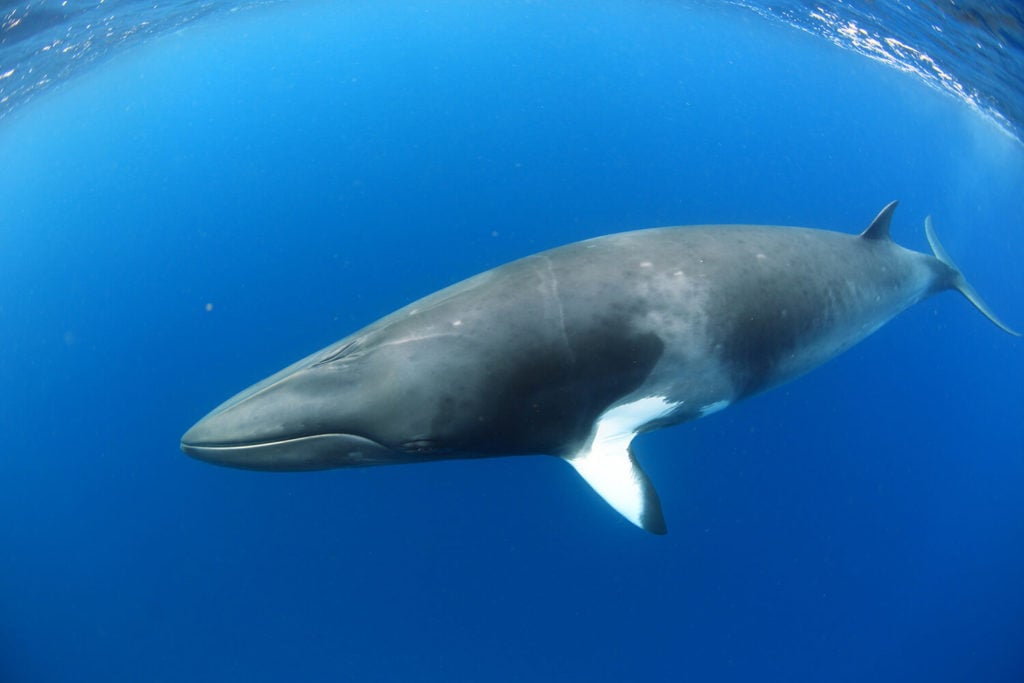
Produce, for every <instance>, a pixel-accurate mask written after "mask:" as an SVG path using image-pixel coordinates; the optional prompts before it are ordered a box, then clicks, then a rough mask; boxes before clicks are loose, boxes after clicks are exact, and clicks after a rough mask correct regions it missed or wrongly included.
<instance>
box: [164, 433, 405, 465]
mask: <svg viewBox="0 0 1024 683" xmlns="http://www.w3.org/2000/svg"><path fill="white" fill-rule="evenodd" d="M186 436H187V435H186ZM181 450H182V451H183V452H184V453H185V454H186V455H190V456H192V457H193V458H196V459H197V460H203V461H206V462H209V463H213V464H215V465H223V466H225V467H235V468H239V469H247V470H268V471H305V470H325V469H334V468H336V467H360V466H366V465H383V464H387V463H389V462H391V460H392V458H393V457H394V453H393V451H391V450H390V449H388V448H387V447H386V446H383V445H382V444H380V443H378V442H376V441H374V440H372V439H367V438H366V437H364V436H359V435H358V434H342V433H339V434H330V433H328V434H311V435H305V436H297V437H293V438H288V439H275V440H273V441H258V442H251V443H230V442H224V443H209V442H207V443H203V442H195V441H189V440H187V439H182V440H181Z"/></svg>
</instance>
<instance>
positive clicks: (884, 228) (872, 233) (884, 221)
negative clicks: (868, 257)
mask: <svg viewBox="0 0 1024 683" xmlns="http://www.w3.org/2000/svg"><path fill="white" fill-rule="evenodd" d="M897 204H899V202H889V203H888V204H886V205H885V208H884V209H882V210H881V211H879V212H878V215H877V216H875V220H873V221H871V225H869V226H868V227H867V229H866V230H865V231H864V232H862V233H861V234H860V236H861V239H865V240H888V239H891V238H890V237H889V222H890V221H892V212H893V211H895V210H896V205H897Z"/></svg>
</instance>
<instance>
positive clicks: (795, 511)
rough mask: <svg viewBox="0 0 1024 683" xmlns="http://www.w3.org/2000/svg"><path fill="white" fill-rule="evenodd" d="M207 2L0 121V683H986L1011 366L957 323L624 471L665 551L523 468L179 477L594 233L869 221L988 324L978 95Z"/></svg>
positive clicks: (545, 14)
mask: <svg viewBox="0 0 1024 683" xmlns="http://www.w3.org/2000/svg"><path fill="white" fill-rule="evenodd" d="M64 7H67V5H66V4H65V5H64ZM90 7H91V5H90ZM138 7H140V6H137V5H122V6H120V7H119V10H118V11H127V10H128V8H135V9H137V8H138ZM246 7H247V9H246V10H245V11H241V10H240V11H230V9H226V8H224V7H219V8H215V7H214V6H212V5H209V4H207V5H203V4H195V5H191V4H182V5H180V6H170V7H166V8H161V10H162V11H164V12H166V16H168V17H175V16H178V15H177V14H176V12H175V10H180V11H181V12H182V14H183V15H184V16H187V17H188V18H189V20H188V21H187V22H185V21H171V20H170V19H169V20H168V22H169V23H168V26H170V27H173V28H175V29H177V28H179V27H181V26H184V28H180V30H163V31H159V32H154V34H153V36H152V37H151V38H149V39H147V40H137V41H134V42H131V41H128V40H127V39H125V40H123V41H120V42H118V41H116V40H112V44H113V47H112V48H111V49H110V50H109V51H108V52H107V53H105V56H104V58H103V59H97V60H96V61H95V62H94V63H92V64H91V65H90V66H89V68H82V69H79V70H78V71H75V72H74V74H73V76H74V77H73V78H72V77H68V78H59V77H58V76H56V75H55V76H53V78H52V80H54V81H55V82H56V81H59V84H58V87H55V88H42V89H40V90H38V91H32V93H34V96H33V97H28V96H27V95H25V94H24V93H22V95H20V96H18V95H17V94H15V95H12V96H13V97H16V98H17V97H20V100H19V102H18V106H16V107H12V108H11V109H10V113H9V115H7V116H5V117H4V118H3V119H2V120H0V150H2V153H0V207H3V212H2V215H3V218H2V219H0V273H2V277H3V281H4V283H5V284H4V285H3V287H0V321H2V323H0V349H3V352H4V353H3V355H2V357H0V386H2V387H3V388H4V391H3V393H2V395H0V414H2V415H3V424H4V425H5V427H6V429H5V430H4V434H5V437H6V444H5V449H4V454H3V456H0V681H2V682H3V683H21V682H23V681H26V682H49V681H100V680H102V681H139V680H145V681H185V680H187V681H224V680H246V681H280V680H304V681H327V680H331V681H333V680H353V681H409V680H417V681H434V680H437V681H441V680H444V681H450V680H488V681H521V680H589V681H613V680H614V681H622V680H655V681H660V680H695V681H749V680H768V681H783V680H785V681H822V680H827V681H862V680H875V681H906V680H928V681H993V682H1003V681H1005V682H1016V681H1020V680H1024V582H1022V581H1021V578H1022V577H1024V496H1022V494H1021V491H1022V490H1024V421H1022V420H1021V415H1022V414H1024V382H1022V379H1024V346H1022V342H1021V341H1020V340H1019V339H1015V338H1011V337H1009V336H1008V335H1004V334H1002V333H1001V332H1000V331H999V330H997V329H996V328H995V327H993V326H992V325H991V324H990V323H989V322H987V321H986V320H985V319H984V318H983V317H982V316H980V315H978V313H977V312H976V311H974V310H973V309H972V308H971V307H970V306H969V305H968V304H967V303H966V302H965V301H964V300H963V299H962V298H961V297H959V296H958V295H956V294H951V293H950V294H943V295H940V296H937V297H935V298H932V299H930V300H927V301H925V302H923V303H922V304H919V305H918V306H916V307H915V308H913V309H911V310H910V311H908V312H907V313H905V314H904V315H902V316H901V317H900V318H898V319H897V320H895V321H893V322H892V323H891V324H890V325H888V326H887V327H885V328H883V329H882V330H880V331H879V332H878V333H876V334H875V335H874V336H872V337H870V338H869V339H868V340H866V341H865V342H863V343H862V344H860V345H859V346H857V347H855V348H854V349H853V350H851V351H850V352H848V353H847V354H845V355H844V356H842V357H840V358H839V359H837V360H835V361H833V362H830V363H829V364H827V365H825V366H824V367H822V368H820V369H818V370H817V371H815V372H814V373H812V374H810V375H808V376H806V377H804V378H801V379H799V380H798V381H796V382H794V383H792V384H789V385H786V386H784V387H781V388H779V389H775V390H773V391H772V392H770V393H767V394H765V395H762V396H759V397H757V398H754V399H752V400H750V401H749V402H747V403H743V404H740V405H737V406H735V407H732V408H730V409H729V410H727V411H725V412H722V413H719V414H717V415H715V416H712V417H709V418H707V419H704V420H701V421H698V422H695V423H691V424H688V425H684V426H681V427H677V428H673V429H669V430H663V431H660V432H656V433H653V434H648V435H644V436H642V437H640V438H639V439H638V440H637V442H636V443H635V449H636V451H637V453H638V456H639V458H640V459H641V461H642V462H643V465H644V468H645V469H646V470H647V472H648V473H649V474H650V476H651V478H652V480H653V481H654V483H655V485H656V486H657V487H658V490H659V493H660V496H661V499H662V503H663V506H664V508H665V512H666V516H667V518H668V524H669V529H670V533H669V535H668V536H665V537H655V536H651V535H648V534H645V533H643V532H641V531H639V530H637V529H635V528H633V527H632V526H631V525H629V524H628V523H627V522H625V521H624V520H622V519H620V518H619V517H618V516H617V515H616V514H615V513H614V512H612V511H610V510H609V509H608V508H607V507H606V506H605V504H604V503H603V502H601V501H600V500H599V499H598V498H597V496H596V495H595V494H593V493H592V492H591V491H590V490H589V489H588V488H587V487H586V485H585V484H583V482H581V481H580V480H579V479H578V477H577V475H576V474H575V473H574V472H572V471H571V469H570V468H568V467H566V466H565V465H564V464H563V463H561V462H559V461H557V460H555V459H553V458H540V457H537V458H528V457H524V458H505V459H494V460H483V461H478V462H447V463H437V464H431V465H422V466H415V467H393V468H371V469H362V470H348V471H329V472H319V473H308V474H267V473H254V472H244V471H236V470H228V469H221V468H217V467H212V466H209V465H206V464H203V463H200V462H197V461H193V460H191V459H189V458H187V457H186V456H184V455H182V454H181V453H180V452H179V451H178V440H179V438H180V436H181V434H182V432H184V430H185V429H187V428H188V427H189V426H190V425H191V424H192V423H193V422H194V421H195V420H196V419H198V418H199V417H201V416H202V415H203V414H204V413H205V412H206V411H207V410H209V409H210V408H212V407H213V406H214V405H216V404H217V403H218V402H219V401H221V400H223V399H225V398H227V397H228V396H229V395H230V394H232V393H233V392H235V391H237V390H239V389H241V388H243V387H245V386H247V385H248V384H250V383H252V382H254V381H256V380H258V379H260V378H262V377H264V376H266V375H267V374H269V373H271V372H273V371H275V370H277V369H279V368H281V367H283V366H284V365H286V364H288V363H290V362H291V361H293V360H296V359H297V358H299V357H301V356H303V355H305V354H307V353H309V352H311V351H314V350H316V349H318V348H320V347H322V346H325V345H326V344H328V343H330V342H332V341H334V340H335V339H338V338H341V337H342V336H344V335H346V334H348V333H349V332H351V331H353V330H355V329H356V328H358V327H360V326H362V325H364V324H366V323H369V322H371V321H372V320H374V319H376V318H377V317H379V316H381V315H383V314H385V313H388V312H390V311H391V310H393V309H395V308H397V307H399V306H401V305H403V304H405V303H407V302H409V301H411V300H412V299H414V298H416V297H419V296H421V295H423V294H426V293H429V292H431V291H434V290H435V289H438V288H440V287H442V286H444V285H447V284H450V283H452V282H454V281H457V280H459V279H461V278H463V277H466V276H469V275H472V274H474V273H476V272H479V271H481V270H484V269H486V268H489V267H492V266H495V265H498V264H500V263H503V262H506V261H508V260H511V259H513V258H517V257H519V256H523V255H526V254H529V253H532V252H534V251H537V250H540V249H543V248H547V247H552V246H556V245H559V244H563V243H566V242H570V241H573V240H576V239H582V238H586V237H592V236H595V235H599V234H604V233H609V232H615V231H619V230H626V229H631V228H639V227H648V226H655V225H672V224H686V223H725V222H730V223H766V224H782V225H806V226H813V227H820V228H828V229H835V230H842V231H846V232H857V231H859V230H861V229H862V228H863V227H864V226H866V225H867V223H868V221H870V220H871V218H873V217H874V215H875V214H876V213H877V211H878V210H879V209H880V208H881V207H882V206H883V205H884V204H885V203H886V202H888V201H890V200H892V199H899V200H900V202H901V204H900V208H899V210H898V211H897V213H896V217H895V220H894V224H893V234H894V237H895V238H896V239H897V240H898V241H899V242H901V243H902V244H905V245H907V246H909V247H912V248H915V249H921V250H926V249H927V244H926V242H925V239H924V234H923V228H922V224H923V220H924V217H925V216H926V215H931V216H932V217H933V220H934V222H935V226H936V228H937V230H938V233H939V234H940V236H941V237H942V239H943V242H944V243H945V245H946V247H947V248H948V249H949V251H950V252H951V253H952V254H953V256H954V257H955V258H956V259H957V261H958V263H959V265H960V266H961V267H962V269H963V271H964V272H965V273H966V274H967V276H968V278H969V279H970V280H971V281H972V283H973V284H974V285H975V287H976V288H977V289H978V290H979V291H980V292H981V293H982V295H983V296H984V297H985V298H986V299H987V300H988V302H989V303H990V304H991V305H992V307H993V308H994V309H995V310H996V311H998V312H999V313H1000V314H1001V315H1002V316H1003V317H1004V318H1005V319H1007V321H1008V322H1009V323H1010V324H1013V325H1016V326H1017V327H1018V328H1020V327H1024V304H1022V299H1021V292H1024V271H1022V269H1021V268H1020V266H1019V264H1020V261H1021V259H1022V258H1024V234H1022V230H1021V227H1022V223H1024V200H1022V198H1021V193H1020V188H1021V187H1024V149H1022V147H1021V145H1020V143H1019V142H1018V141H1017V140H1016V139H1015V138H1014V136H1013V133H1014V131H1015V130H1017V129H1018V128H1016V126H1017V125H1018V124H1017V123H1015V121H1016V120H1015V118H1014V115H1013V110H1014V107H1013V106H1007V107H1005V108H1002V109H1000V108H999V102H1003V101H1007V100H1009V99H1011V96H1009V95H1005V92H1009V93H1011V95H1012V94H1014V91H1013V89H1012V87H1010V88H1009V89H1008V90H1005V91H1001V92H1004V95H1002V96H1000V97H997V96H995V95H992V93H994V92H996V91H1000V88H994V89H993V90H989V91H985V92H987V93H988V96H986V95H984V94H983V95H981V96H979V97H977V98H974V99H973V100H971V99H970V98H967V100H965V99H964V98H960V99H958V98H956V97H951V96H949V94H948V93H946V92H944V91H943V90H941V89H937V88H934V87H930V86H929V85H928V84H927V82H926V80H925V79H922V78H921V76H920V75H919V74H916V73H913V72H900V71H898V70H895V69H892V68H890V66H888V65H886V64H884V63H880V62H879V61H873V60H869V59H865V58H864V56H863V55H860V54H857V53H855V52H853V51H848V50H843V49H840V48H838V47H836V45H834V44H833V43H832V42H830V41H828V40H822V39H821V37H820V36H818V35H815V34H814V33H813V32H809V31H803V30H799V29H796V28H793V27H791V26H788V25H786V24H785V23H782V22H774V21H770V20H766V19H765V18H764V17H763V16H761V15H759V14H758V13H752V12H750V11H749V10H748V9H747V8H745V7H735V6H731V5H721V6H719V5H712V4H706V3H705V4H694V5H688V4H679V3H668V2H626V1H625V0H605V1H604V2H597V3H592V2H589V3H585V2H572V1H569V2H558V3H554V2H552V3H525V2H515V1H512V0H508V1H504V2H502V1H498V0H486V1H485V2H468V1H465V2H451V3H429V2H412V3H408V2H406V3H397V2H345V3H338V2H335V3H326V2H311V3H302V4H270V5H248V6H246ZM72 9H75V8H72ZM215 10H216V11H215ZM81 11H82V12H83V13H85V12H87V11H94V8H93V9H89V8H85V7H83V8H81ZM116 14H117V12H115V11H113V10H111V11H110V15H109V16H114V15H116ZM7 16H8V17H10V16H13V15H10V14H8V15H7ZM79 16H80V15H79ZM104 16H107V15H106V14H104ZM197 17H199V18H200V19H201V20H197ZM73 19H74V17H70V18H69V17H68V16H65V15H61V16H55V18H54V20H53V23H52V26H49V27H48V28H47V29H46V30H56V31H58V33H59V32H60V31H61V30H62V29H66V30H65V33H64V34H67V35H70V29H69V28H68V27H69V26H71V24H70V23H68V24H67V25H65V24H64V23H62V22H73ZM6 21H7V23H8V24H9V23H10V21H11V19H9V18H8V19H7V20H6ZM90 21H91V20H90ZM950 21H952V20H950ZM840 23H842V22H840ZM96 25H102V24H101V23H97V24H96ZM132 25H138V22H133V23H132ZM958 27H959V28H961V29H962V26H960V25H954V24H950V25H947V26H946V27H945V28H946V31H945V33H946V34H947V35H953V34H956V33H957V32H956V31H955V30H954V29H956V28H958ZM1011 29H1012V27H1011ZM140 31H141V29H139V30H137V31H136V33H139V32H140ZM101 33H102V32H101ZM114 33H115V34H116V35H120V34H119V33H116V32H114ZM1009 34H1010V35H1011V36H1014V35H1015V36H1017V38H1018V43H1017V44H1018V46H1019V35H1020V34H1019V33H1014V32H1013V30H1011V31H1010V32H1009ZM9 35H13V34H9ZM133 35H134V34H133ZM121 42H124V43H126V44H127V43H130V44H128V45H127V46H128V47H130V48H131V49H126V48H125V49H117V47H118V45H120V43H121ZM24 44H27V43H24ZM1007 44H1011V43H1009V42H1007ZM3 47H4V48H6V47H9V45H4V46H3ZM53 49H54V50H58V49H62V47H61V46H60V45H57V46H55V47H54V48H53ZM953 52H955V50H954V51H953ZM0 54H10V53H9V52H8V53H0ZM82 59H85V58H84V57H83V58H82ZM963 60H964V62H965V64H964V65H963V66H964V71H963V72H962V73H974V72H978V71H979V70H980V71H984V69H979V68H978V64H977V63H975V62H973V61H971V59H970V58H969V56H966V55H965V56H964V57H963ZM967 62H970V63H971V67H970V68H968V67H967V65H966V63H967ZM4 66H6V64H4ZM954 66H955V64H954ZM13 68H14V67H10V68H0V76H2V75H3V74H4V73H7V72H8V71H9V70H10V69H13ZM947 68H948V67H947ZM19 73H20V72H19ZM1019 73H1020V72H1016V74H1012V75H1010V76H1008V77H1006V78H1005V79H1000V78H998V77H995V76H993V79H994V81H996V82H998V83H1000V84H1003V85H1005V84H1006V83H1010V84H1012V83H1013V82H1015V81H1014V79H1015V78H1017V79H1019ZM8 78H9V79H14V78H15V76H14V75H11V76H9V77H8ZM972 82H973V83H975V86H976V87H981V86H980V85H978V84H979V83H982V84H983V81H972ZM0 83H3V81H2V80H0ZM19 92H20V91H19ZM32 93H30V94H32ZM1015 94H1016V96H1017V97H1018V98H1019V97H1020V94H1021V93H1020V92H1016V93H1015ZM968 100H969V101H968ZM965 102H968V103H965ZM970 102H974V103H975V104H974V105H971V104H970ZM985 103H988V104H985ZM1016 104H1019V101H1018V102H1016ZM991 111H995V112H999V111H1001V112H1002V115H1001V117H1000V116H993V115H989V114H990V112H991ZM1007 131H1009V133H1010V134H1008V132H1007Z"/></svg>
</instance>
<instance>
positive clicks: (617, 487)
mask: <svg viewBox="0 0 1024 683" xmlns="http://www.w3.org/2000/svg"><path fill="white" fill-rule="evenodd" d="M673 408H675V405H674V404H671V403H669V402H667V401H666V400H665V399H663V398H660V397H656V396H651V397H648V398H642V399H640V400H638V401H634V402H632V403H627V404H624V405H620V406H616V407H614V408H611V409H609V410H607V411H605V412H604V414H602V415H601V417H599V418H598V419H597V422H596V424H595V425H594V430H593V433H592V436H591V438H590V440H589V441H588V442H587V444H586V445H585V446H584V447H583V448H581V449H580V450H579V451H577V452H576V453H573V454H571V455H567V456H564V459H565V460H566V462H568V463H569V464H570V465H572V466H573V468H575V470H576V471H577V472H579V473H580V476H581V477H583V479H584V480H585V481H586V482H587V483H588V484H590V486H591V488H593V489H594V490H595V491H596V492H597V493H598V495H600V496H601V497H602V498H604V500H605V502H607V503H608V504H609V505H611V506H612V507H613V508H615V510H616V511H617V512H618V513H619V514H621V515H622V516H623V517H625V518H626V519H628V520H629V521H630V522H632V523H633V524H636V525H637V526H638V527H640V528H641V529H644V530H646V531H650V532H651V533H653V534H664V533H665V532H666V531H667V529H666V527H665V517H664V516H663V515H662V513H661V501H659V500H658V492H657V491H655V490H654V486H653V485H652V484H651V480H650V479H648V478H647V475H646V474H645V473H644V471H643V470H642V469H640V465H639V464H638V463H637V461H636V457H635V456H634V455H633V451H632V449H630V447H629V445H630V443H631V442H632V441H633V437H635V436H636V435H637V432H638V431H639V430H640V429H641V428H642V427H644V426H645V425H647V424H650V423H651V422H653V421H655V420H657V419H659V418H662V417H665V416H666V415H667V414H668V413H670V412H671V411H672V409H673Z"/></svg>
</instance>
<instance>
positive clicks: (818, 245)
mask: <svg viewBox="0 0 1024 683" xmlns="http://www.w3.org/2000/svg"><path fill="white" fill-rule="evenodd" d="M895 204H896V203H895V202H893V203H892V204H890V205H889V206H887V207H885V209H883V211H882V212H881V213H880V214H879V216H878V217H877V218H876V219H875V220H874V222H872V223H871V225H870V226H869V227H868V229H867V230H865V231H864V232H863V233H861V234H859V235H850V234H842V233H837V232H829V231H823V230H812V229H806V228H791V227H771V226H754V225H706V226H690V227H671V228H655V229H649V230H639V231H635V232H625V233H619V234H614V235H608V236H605V237H598V238H595V239H590V240H586V241H583V242H577V243H574V244H569V245H567V246H563V247H560V248H557V249H552V250H550V251H546V252H542V253H539V254H536V255H533V256H528V257H526V258H523V259H520V260H517V261H513V262H511V263H508V264H506V265H503V266H500V267H498V268H495V269H493V270H490V271H487V272H485V273H482V274H480V275H477V276H475V277H472V278H469V279H468V280H465V281H463V282H460V283H457V284H455V285H452V286H450V287H448V288H446V289H443V290H441V291H439V292H437V293H435V294H432V295H430V296H428V297H426V298H424V299H421V300H419V301H416V302H414V303H412V304H410V305H408V306H406V307H405V308H402V309H400V310H398V311H396V312H395V313H392V314H391V315H389V316H387V317H385V318H382V319H381V320H379V321H377V322H375V323H373V324H371V325H369V326H368V327H365V328H363V329H362V330H359V331H358V332H355V333H354V334H352V335H350V336H348V337H346V338H344V339H342V340H341V341H339V342H337V343H335V344H332V345H331V346H329V347H327V348H326V349H323V350H322V351H319V352H317V353H315V354H313V355H311V356H309V357H307V358H305V359H303V360H301V361H299V362H298V363H295V364H294V365H292V366H290V367H288V368H286V369H285V370H282V371H281V372H279V373H277V374H275V375H273V376H272V377H270V378H268V379H266V380H264V381H262V382H260V383H258V384H256V385H254V386H253V387H251V388H249V389H247V390H245V391H243V392H241V393H240V394H238V395H237V396H235V397H234V398H232V399H230V400H228V401H227V402H225V403H224V404H223V405H221V406H220V407H218V408H216V409H215V410H214V411H212V412H211V413H210V414H209V415H207V416H206V417H205V418H203V419H202V420H201V421H199V422H198V423H197V424H196V425H195V426H193V427H192V428H191V429H190V430H189V431H188V432H187V433H186V434H185V435H184V437H183V438H182V442H181V447H182V450H184V451H185V452H186V453H188V454H189V455H192V456H194V457H197V458H199V459H202V460H206V461H209V462H213V463H217V464H221V465H228V466H232V467H242V468H250V469H264V470H311V469H323V468H333V467H349V466H361V465H381V464H398V463H413V462H424V461H431V460H440V459H449V458H476V457H488V456H506V455H527V454H551V455H556V456H560V457H563V458H565V459H566V460H567V461H569V462H570V463H572V464H573V465H574V466H575V467H576V468H577V470H578V471H580V473H581V474H582V475H583V476H584V477H585V478H586V479H587V481H588V482H589V483H590V484H591V485H592V486H594V488H595V489H596V490H597V491H598V493H600V494H601V495H602V496H604V497H605V498H606V499H607V500H608V501H609V503H611V504H612V505H613V506H614V507H616V509H618V510H619V511H620V512H622V514H623V515H625V516H626V517H627V518H629V519H631V521H633V522H634V523H635V524H638V525H639V526H642V527H644V528H647V529H648V530H650V531H654V532H656V533H661V532H664V530H665V524H664V519H663V517H662V514H661V509H660V504H659V503H658V500H657V495H656V493H655V492H654V489H653V487H652V486H651V485H650V482H649V481H648V480H647V478H646V475H644V473H643V472H642V471H641V470H640V468H639V466H638V465H637V464H636V461H635V459H634V458H633V455H632V452H631V451H630V449H629V444H630V441H631V440H632V438H633V436H635V435H636V434H638V433H641V432H644V431H648V430H651V429H656V428H660V427H665V426H668V425H672V424H678V423H681V422H686V421H688V420H693V419H696V418H699V417H701V416H703V415H706V414H709V413H711V412H714V411H717V410H720V409H722V408H724V407H726V406H728V405H730V404H732V403H735V402H736V401H739V400H742V399H744V398H746V397H748V396H751V395H754V394H756V393H758V392H761V391H763V390H765V389H768V388H770V387H772V386H775V385H778V384H780V383H782V382H786V381H788V380H791V379H793V378H795V377H797V376H799V375H801V374H802V373H804V372H807V371H808V370H811V369H812V368H814V367H817V366H818V365H820V364H821V363H823V362H825V361H827V360H828V359H830V358H832V357H834V356H836V355H837V354H839V353H841V352H842V351H844V350H846V349H847V348H849V347H850V346H852V345H853V344H856V343H857V342H858V341H860V340H861V339H863V338H864V337H866V336H868V335H869V334H871V333H872V332H874V331H875V330H877V329H878V328H879V327H880V326H882V325H883V324H884V323H886V322H887V321H888V320H890V319H891V318H893V317H894V316H896V315H897V314H899V313H900V312H901V311H903V310H904V309H906V308H907V307H909V306H912V305H913V304H915V303H917V302H918V301H921V300H922V299H924V298H926V297H928V296H930V295H932V294H935V293H936V292H941V291H944V290H947V289H957V290H959V291H961V292H962V293H963V294H964V295H965V296H967V298H968V299H969V300H970V301H971V302H972V303H974V304H975V306H977V307H978V309H979V310H981V312H982V313H984V314H985V315H986V316H988V317H989V318H990V319H991V320H992V321H993V322H994V323H995V324H997V325H999V326H1000V327H1002V328H1003V329H1004V330H1006V331H1007V332H1011V333H1013V331H1012V330H1010V329H1009V328H1008V327H1007V326H1006V325H1004V324H1003V323H1001V322H1000V321H999V320H998V318H996V317H995V316H994V315H993V314H992V312H991V311H990V310H989V309H988V308H987V307H986V306H985V304H984V303H983V302H982V301H981V299H980V298H978V296H977V294H976V293H975V292H974V290H973V289H972V288H971V287H970V285H968V284H967V282H966V281H965V280H964V278H963V276H962V275H961V274H960V272H959V270H957V268H956V266H955V265H954V264H953V263H952V261H951V260H950V259H949V257H948V255H946V253H945V251H944V250H943V249H942V247H941V245H940V244H939V243H938V241H937V239H935V236H934V232H933V231H932V230H931V227H930V222H929V223H926V229H927V233H928V236H929V241H930V243H931V244H932V248H933V251H934V252H935V253H934V254H933V255H929V254H923V253H919V252H914V251H910V250H907V249H904V248H903V247H900V246H898V245H897V244H896V243H895V242H893V241H892V240H891V239H890V237H889V223H890V219H891V216H892V212H893V210H894V209H895ZM1014 334H1015V333H1014Z"/></svg>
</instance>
